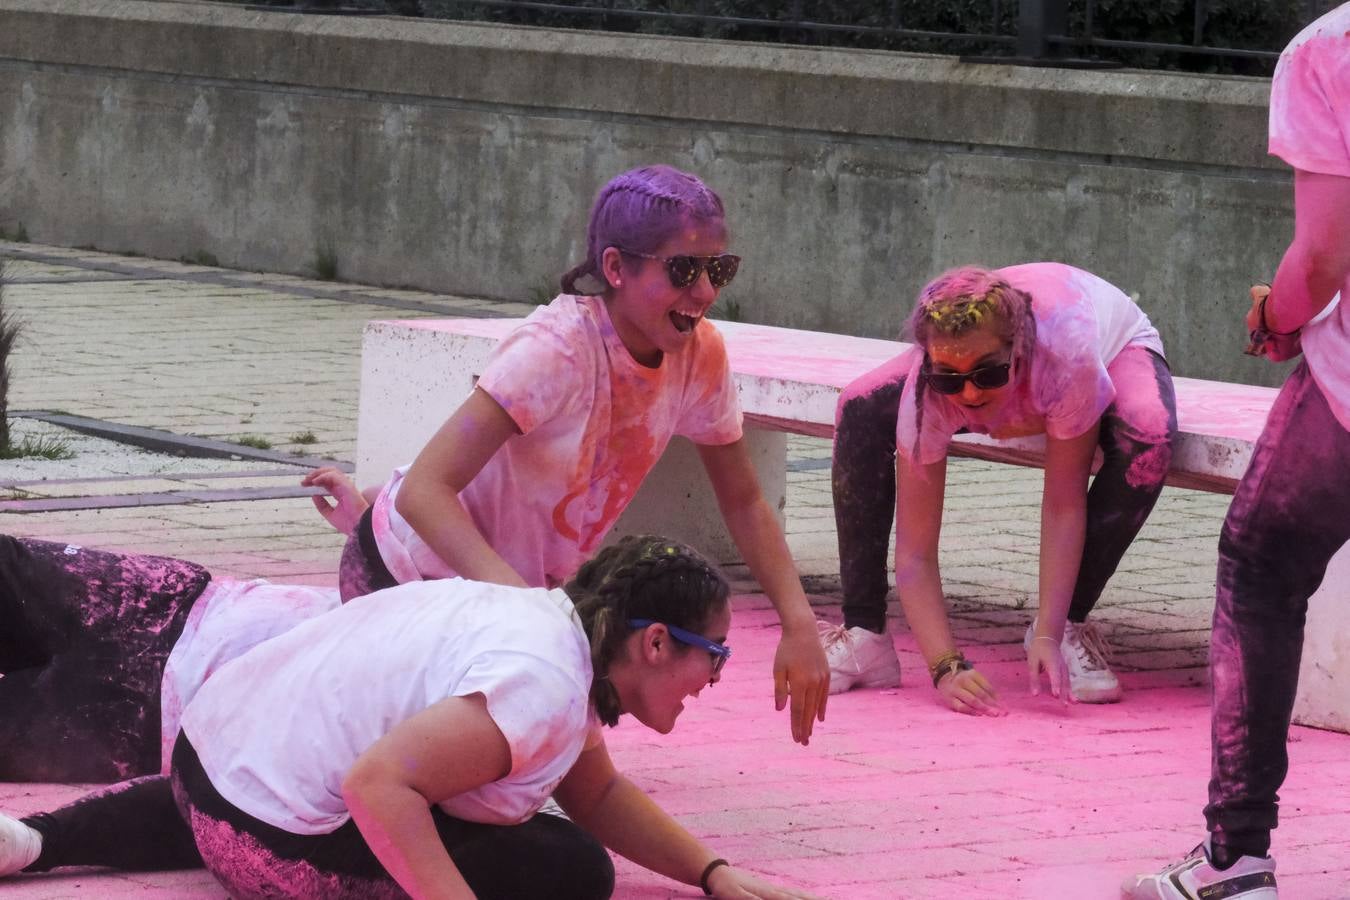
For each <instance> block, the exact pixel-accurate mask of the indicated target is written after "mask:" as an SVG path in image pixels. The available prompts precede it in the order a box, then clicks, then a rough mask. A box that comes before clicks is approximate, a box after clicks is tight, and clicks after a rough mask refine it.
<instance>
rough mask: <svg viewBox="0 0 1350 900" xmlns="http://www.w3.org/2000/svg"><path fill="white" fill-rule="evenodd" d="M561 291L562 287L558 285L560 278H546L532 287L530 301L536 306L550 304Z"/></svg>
mask: <svg viewBox="0 0 1350 900" xmlns="http://www.w3.org/2000/svg"><path fill="white" fill-rule="evenodd" d="M561 291H562V288H560V287H558V279H556V278H553V277H549V278H544V279H543V280H541V281H540V282H539V283H538V284H536V285H535V286H534V287H532V288H530V302H531V303H533V304H534V305H535V306H548V305H549V304H550V303H552V302H553V298H554V297H556V296H558V294H559V293H560V292H561Z"/></svg>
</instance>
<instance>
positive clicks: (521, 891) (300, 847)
mask: <svg viewBox="0 0 1350 900" xmlns="http://www.w3.org/2000/svg"><path fill="white" fill-rule="evenodd" d="M171 777H172V782H173V795H174V799H175V800H176V801H177V803H178V808H179V811H180V812H181V813H182V816H183V818H184V819H185V820H187V821H189V822H191V824H192V830H193V833H194V835H195V836H196V839H197V846H198V848H199V849H200V850H201V854H202V859H203V861H204V862H205V864H206V868H207V869H209V870H210V872H211V874H212V875H214V876H215V877H216V879H217V880H218V881H219V882H220V883H221V884H222V885H224V886H225V888H226V890H228V891H229V893H230V896H231V897H234V898H236V900H249V898H255V897H256V898H268V900H284V898H295V900H307V898H310V897H324V898H325V900H341V898H351V900H371V898H384V897H391V898H392V897H404V896H406V895H405V894H404V892H403V891H402V889H401V888H399V886H398V885H397V883H396V882H395V881H394V880H393V879H392V878H390V876H389V873H388V872H386V871H385V869H384V867H383V866H382V865H381V864H380V861H379V860H378V859H376V857H375V854H374V853H373V852H371V850H370V847H369V846H367V844H366V841H365V838H364V837H363V836H362V834H361V832H360V830H359V829H358V828H357V827H356V824H355V823H354V822H352V821H351V820H350V819H349V820H348V821H347V822H346V823H345V824H344V825H342V826H341V827H340V828H338V829H337V830H336V831H333V832H330V833H328V834H317V835H300V834H292V833H291V832H289V831H284V830H282V829H280V828H276V827H274V826H272V825H269V824H267V823H266V822H261V821H259V820H258V819H255V818H253V817H252V816H250V815H248V814H247V813H245V812H243V811H241V810H240V809H238V808H237V807H235V806H234V805H233V804H231V803H230V802H229V801H227V800H226V799H225V798H224V797H222V796H221V795H220V793H219V792H218V791H217V790H216V788H215V786H214V785H213V784H212V783H211V781H210V779H209V778H208V777H207V775H206V772H205V771H204V770H203V769H202V765H201V762H200V760H199V759H198V758H197V753H196V751H195V750H194V749H193V748H192V745H191V744H190V743H189V742H188V740H187V737H186V736H185V735H182V734H180V735H179V738H178V743H177V744H175V745H174V751H173V770H172V775H171ZM431 815H432V819H433V820H434V822H435V824H436V830H437V831H438V832H439V833H440V837H441V841H442V842H443V843H444V844H445V847H446V849H447V850H448V851H449V852H450V857H451V859H453V860H454V862H455V865H456V866H457V867H458V868H459V871H460V872H461V873H462V874H463V876H464V879H465V881H467V882H468V883H469V887H471V888H472V889H473V892H474V894H475V895H476V896H477V897H480V898H482V900H493V898H500V900H520V898H526V897H549V898H556V900H604V898H607V897H609V896H610V894H611V893H613V891H614V864H613V862H612V861H611V860H610V858H609V854H608V853H607V852H606V851H605V848H604V847H602V846H601V845H600V844H599V842H597V841H596V840H595V839H594V838H593V837H591V836H590V835H589V834H587V833H586V832H584V831H582V830H581V829H580V828H578V827H577V826H576V825H574V824H572V823H571V822H570V821H568V820H566V819H562V818H559V817H557V816H551V815H547V814H541V815H536V816H534V817H533V818H531V819H529V820H528V821H526V822H524V823H522V824H520V825H510V826H502V825H484V824H481V823H478V822H466V821H464V820H462V819H456V818H454V817H452V816H449V815H446V814H445V813H444V812H442V811H441V810H440V809H439V808H437V807H432V809H431Z"/></svg>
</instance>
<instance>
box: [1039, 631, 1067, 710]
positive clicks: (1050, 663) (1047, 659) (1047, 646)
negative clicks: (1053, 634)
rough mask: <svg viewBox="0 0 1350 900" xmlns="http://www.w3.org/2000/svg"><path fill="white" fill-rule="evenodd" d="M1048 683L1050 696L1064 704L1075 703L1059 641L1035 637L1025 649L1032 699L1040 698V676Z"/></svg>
mask: <svg viewBox="0 0 1350 900" xmlns="http://www.w3.org/2000/svg"><path fill="white" fill-rule="evenodd" d="M1042 673H1044V674H1045V677H1046V678H1047V679H1048V680H1049V682H1050V694H1051V696H1053V697H1057V698H1059V699H1060V700H1062V701H1063V702H1064V703H1066V704H1067V703H1077V702H1078V701H1077V700H1074V698H1073V692H1072V691H1070V690H1069V667H1068V665H1067V664H1066V663H1065V662H1064V656H1063V654H1061V653H1060V650H1059V641H1055V640H1050V639H1048V638H1042V637H1040V636H1037V637H1036V638H1035V639H1034V640H1032V642H1031V646H1030V647H1028V648H1027V677H1028V687H1029V688H1030V689H1031V695H1032V696H1033V697H1037V696H1040V693H1041V674H1042Z"/></svg>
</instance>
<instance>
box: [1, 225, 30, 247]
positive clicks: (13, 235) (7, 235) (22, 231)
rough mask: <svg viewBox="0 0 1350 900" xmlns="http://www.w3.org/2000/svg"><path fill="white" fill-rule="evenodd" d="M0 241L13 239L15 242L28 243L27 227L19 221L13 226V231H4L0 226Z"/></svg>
mask: <svg viewBox="0 0 1350 900" xmlns="http://www.w3.org/2000/svg"><path fill="white" fill-rule="evenodd" d="M0 241H13V242H14V243H16V244H26V243H28V229H27V228H25V227H24V225H23V223H22V222H20V223H19V224H18V225H16V226H15V227H14V230H13V231H6V230H4V229H3V228H0Z"/></svg>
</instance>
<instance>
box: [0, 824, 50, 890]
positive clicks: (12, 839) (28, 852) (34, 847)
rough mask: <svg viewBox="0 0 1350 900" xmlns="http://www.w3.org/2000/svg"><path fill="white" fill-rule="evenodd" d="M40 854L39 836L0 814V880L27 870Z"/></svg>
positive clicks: (40, 842) (40, 838) (40, 840)
mask: <svg viewBox="0 0 1350 900" xmlns="http://www.w3.org/2000/svg"><path fill="white" fill-rule="evenodd" d="M41 852H42V835H41V834H39V833H38V832H37V831H35V830H33V829H32V828H29V827H28V826H27V825H25V824H24V823H22V822H20V821H19V820H18V819H13V818H10V817H9V816H7V815H5V814H4V813H0V878H3V877H4V876H6V875H13V874H14V873H15V872H18V871H21V870H23V869H26V868H28V867H29V866H31V865H32V864H33V862H34V861H35V860H36V859H37V858H38V854H40V853H41Z"/></svg>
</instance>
